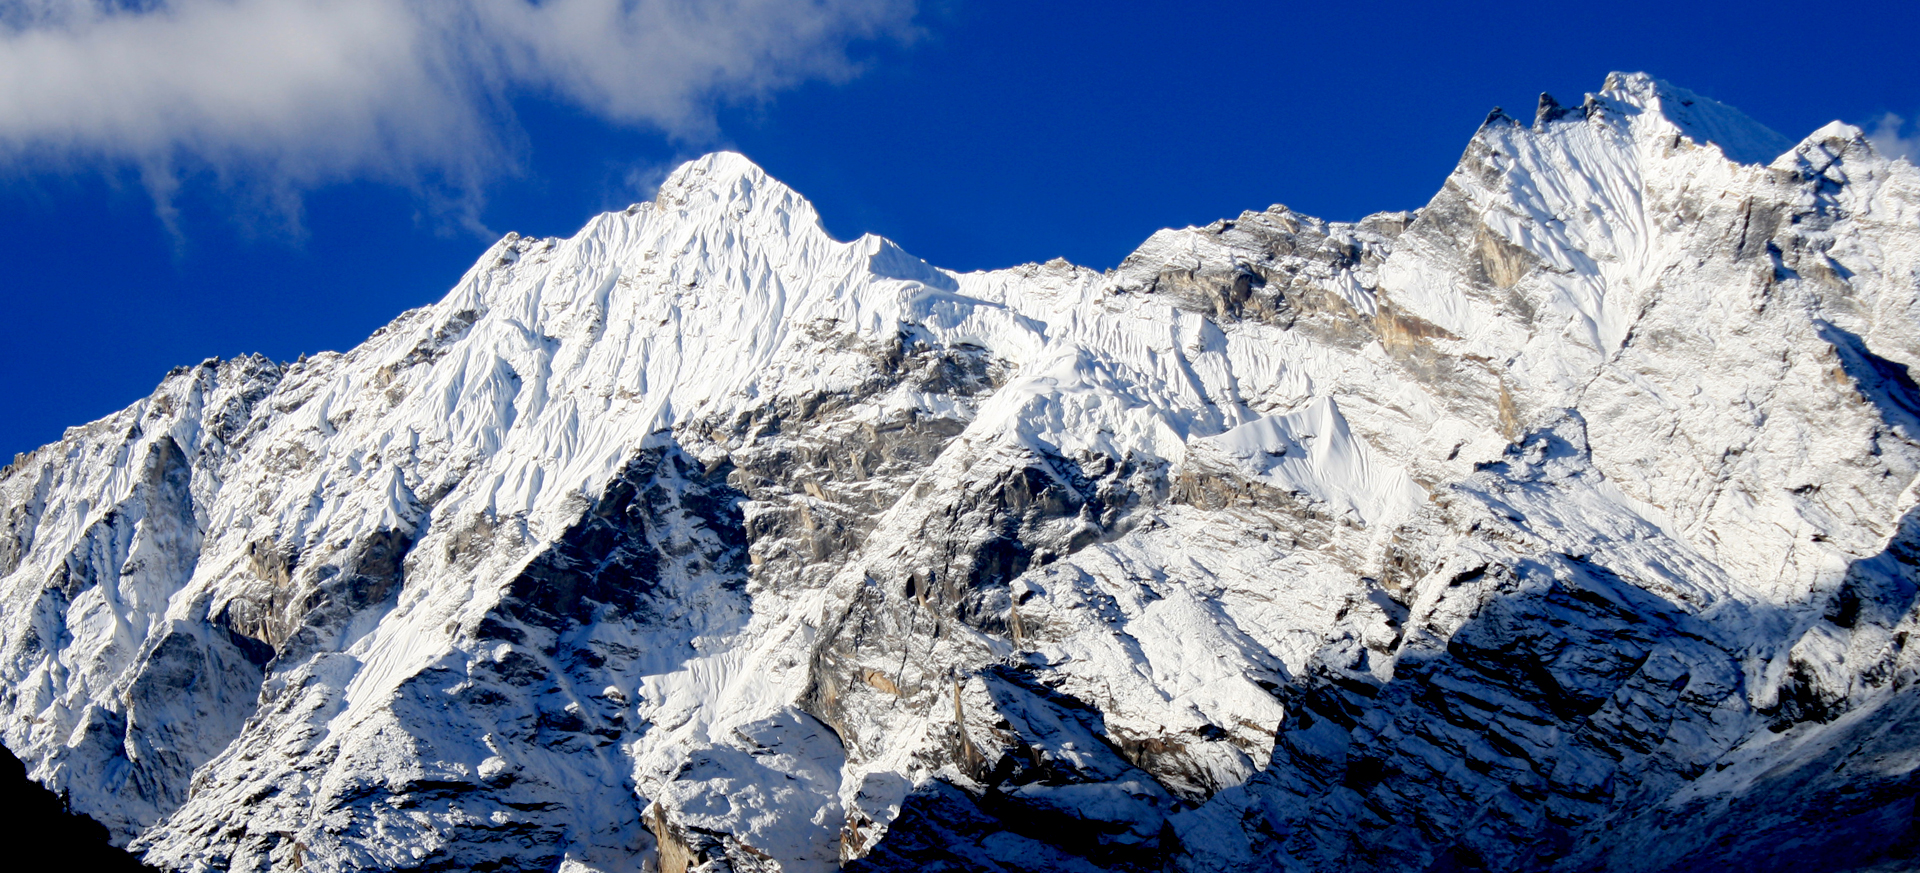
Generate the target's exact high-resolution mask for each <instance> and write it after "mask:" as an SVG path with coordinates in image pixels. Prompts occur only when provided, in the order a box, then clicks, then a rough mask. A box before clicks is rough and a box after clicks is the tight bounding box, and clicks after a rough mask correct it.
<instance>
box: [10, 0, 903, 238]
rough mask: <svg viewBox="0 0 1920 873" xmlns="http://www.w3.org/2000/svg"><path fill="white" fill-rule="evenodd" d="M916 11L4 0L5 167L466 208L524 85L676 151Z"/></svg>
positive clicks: (776, 5)
mask: <svg viewBox="0 0 1920 873" xmlns="http://www.w3.org/2000/svg"><path fill="white" fill-rule="evenodd" d="M912 15H913V7H912V3H911V2H910V0H540V2H538V3H535V2H530V0H0V160H4V161H6V162H8V163H11V164H14V165H15V166H29V167H31V166H40V165H45V164H53V165H70V166H71V165H78V166H88V165H95V164H101V163H104V164H108V165H117V166H132V167H135V168H137V169H138V170H139V171H140V173H141V175H142V178H143V179H144V180H145V181H146V184H147V185H148V187H149V189H150V190H152V191H153V192H154V194H155V198H156V201H158V202H159V203H160V204H161V207H162V211H163V212H164V211H165V209H166V202H167V200H168V196H169V192H170V191H171V190H172V187H173V186H174V185H175V184H176V181H175V180H177V179H178V178H180V176H181V174H182V173H186V172H201V171H210V172H211V173H213V174H214V175H215V176H217V177H218V178H219V179H220V180H222V182H224V183H226V184H229V185H234V186H238V187H246V188H249V189H251V190H254V191H255V192H256V193H261V194H265V195H266V196H268V197H270V198H272V199H274V200H276V201H278V202H279V205H280V206H282V207H283V208H287V209H294V210H297V204H298V198H299V194H300V192H301V191H304V190H308V189H311V188H313V187H315V186H319V185H323V184H327V183H331V182H336V181H343V180H350V179H375V180H380V181H386V182H392V183H397V184H402V185H407V186H411V187H415V188H421V189H434V190H439V191H442V192H448V193H452V194H453V195H455V197H456V198H466V199H468V200H472V199H474V198H477V196H478V192H479V191H480V190H481V188H482V187H483V186H484V184H485V182H486V181H487V180H489V179H491V178H493V177H495V176H497V175H498V174H500V173H503V172H509V171H511V170H512V168H513V166H514V163H515V152H516V149H517V148H518V147H519V141H520V134H519V133H518V126H517V124H516V123H515V122H514V120H513V117H512V113H511V110H510V108H509V106H510V100H511V99H512V98H514V97H516V96H521V95H537V96H543V97H549V98H554V99H558V100H561V101H564V102H567V103H571V104H573V105H575V106H578V107H580V108H581V109H584V110H586V111H587V112H590V113H593V114H594V115H596V116H598V117H601V118H603V119H605V120H607V121H610V122H614V123H619V124H625V125H635V126H641V127H648V128H653V129H657V130H659V131H661V132H663V133H665V134H667V135H668V136H671V137H674V138H678V139H682V140H700V139H704V138H707V137H710V136H711V135H712V134H713V130H714V121H713V112H714V109H715V107H716V106H717V105H718V104H720V103H722V102H725V101H729V100H753V99H759V98H763V97H765V96H767V95H770V94H772V93H774V92H776V91H778V90H780V89H783V88H787V87H791V86H793V85H795V84H797V83H800V82H803V81H807V80H813V79H829V80H832V79H839V78H844V77H846V76H849V75H851V74H852V73H853V72H854V66H853V64H852V63H851V61H850V60H849V58H848V54H847V51H848V48H849V46H850V45H852V44H853V43H854V42H856V41H859V40H864V39H876V38H893V37H900V36H902V35H904V34H906V33H907V32H908V27H909V22H910V19H911V17H912Z"/></svg>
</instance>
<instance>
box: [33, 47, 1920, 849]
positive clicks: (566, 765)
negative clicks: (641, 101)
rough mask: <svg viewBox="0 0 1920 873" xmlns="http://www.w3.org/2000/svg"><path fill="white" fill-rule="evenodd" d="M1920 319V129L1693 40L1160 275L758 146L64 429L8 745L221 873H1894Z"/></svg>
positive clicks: (1912, 755)
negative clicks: (1690, 77) (854, 223)
mask: <svg viewBox="0 0 1920 873" xmlns="http://www.w3.org/2000/svg"><path fill="white" fill-rule="evenodd" d="M1915 364H1920V171H1916V170H1915V169H1914V168H1913V167H1912V166H1911V165H1910V164H1908V163H1905V162H1904V161H1892V162H1890V161H1888V160H1886V159H1884V158H1883V157H1881V156H1879V155H1877V154H1875V153H1874V152H1873V150H1872V148H1871V147H1870V146H1869V145H1868V144H1867V143H1866V142H1865V141H1864V140H1863V139H1862V138H1861V136H1860V134H1859V132H1858V131H1857V130H1854V129H1852V128H1848V127H1845V126H1843V125H1831V126H1829V127H1827V128H1823V129H1822V130H1820V131H1818V132H1816V133H1815V134H1814V135H1813V136H1811V137H1809V138H1808V139H1806V140H1805V141H1803V142H1801V143H1799V144H1798V145H1794V144H1792V143H1790V142H1787V141H1784V140H1781V139H1780V138H1779V137H1778V136H1777V135H1775V134H1773V133H1771V132H1770V131H1766V130H1765V129H1764V128H1761V127H1759V126H1758V125H1756V124H1754V123H1753V122H1751V121H1750V120H1747V119H1745V118H1744V117H1742V116H1740V115H1738V114H1737V113H1735V112H1733V111H1732V110H1730V109H1727V108H1726V107H1723V106H1720V105H1718V104H1715V103H1713V102H1712V101H1709V100H1706V99H1704V98H1700V97H1698V96H1696V95H1692V94H1690V93H1688V92H1686V91H1683V90H1681V89H1678V88H1674V87H1672V86H1668V85H1665V84H1662V83H1658V82H1655V81H1653V80H1651V79H1648V78H1646V77H1644V76H1615V77H1612V78H1610V79H1609V80H1608V82H1607V85H1606V87H1605V89H1604V90H1603V91H1602V92H1601V93H1598V94H1594V95H1589V96H1588V97H1587V99H1586V101H1585V102H1584V103H1583V104H1582V105H1581V106H1579V107H1565V106H1562V105H1560V104H1559V103H1558V102H1557V101H1554V100H1552V99H1551V98H1549V97H1545V96H1543V97H1542V100H1541V103H1540V108H1539V111H1538V112H1537V113H1536V120H1535V122H1534V124H1533V125H1532V126H1531V127H1527V126H1522V125H1521V124H1520V123H1519V122H1516V121H1514V120H1513V119H1511V118H1509V117H1507V116H1506V115H1504V114H1499V113H1496V114H1495V115H1493V116H1490V117H1489V119H1488V122H1487V124H1486V125H1485V126H1484V127H1483V128H1482V129H1481V130H1480V132H1479V133H1478V134H1477V135H1476V136H1475V137H1474V139H1473V140H1472V142H1471V143H1470V144H1469V146H1468V148H1467V150H1466V153H1465V155H1464V156H1463V158H1462V160H1461V163H1460V166H1459V168H1458V169H1457V170H1456V171H1455V172H1454V174H1453V175H1452V176H1451V177H1450V178H1449V179H1448V181H1447V183H1446V186H1445V187H1444V188H1443V189H1442V191H1441V192H1440V193H1439V194H1438V195H1437V196H1436V197H1435V198H1434V200H1433V201H1432V203H1430V204H1429V205H1428V206H1427V207H1425V208H1423V209H1421V210H1419V211H1417V212H1414V213H1404V214H1391V215H1378V216H1373V217H1371V218H1368V219H1366V220H1364V221H1362V222H1359V223H1357V224H1337V223H1327V222H1322V221H1319V220H1316V219H1312V218H1308V217H1305V216H1301V215H1298V214H1295V213H1293V212H1291V211H1289V210H1286V209H1284V208H1282V207H1274V208H1272V209H1269V210H1267V211H1265V212H1260V213H1247V214H1244V215H1242V216H1240V217H1239V218H1236V219H1233V220H1231V221H1222V222H1217V223H1215V224H1214V225H1211V226H1209V227H1205V228H1188V229H1186V230H1179V231H1163V232H1161V233H1159V234H1156V235H1154V236H1153V237H1152V238H1151V239H1149V240H1148V241H1147V242H1146V243H1145V244H1144V245H1143V246H1142V247H1141V248H1140V250H1139V251H1138V252H1136V253H1135V254H1134V255H1132V256H1131V257H1129V258H1128V259H1127V260H1126V262H1125V263H1123V264H1122V265H1121V266H1120V267H1119V268H1118V269H1117V270H1114V271H1112V272H1110V273H1107V274H1100V273H1094V272H1091V271H1088V270H1083V269H1079V268H1076V267H1073V266H1071V265H1068V264H1065V263H1064V262H1055V263H1052V264H1046V265H1029V266H1025V267H1017V268H1013V269H1010V270H1002V271H995V272H990V273H973V274H965V275H960V274H954V273H950V272H946V271H941V270H937V269H935V268H932V267H930V266H928V265H926V264H924V263H922V262H920V261H918V260H917V259H914V258H912V257H911V256H908V255H907V254H905V253H904V252H902V251H900V250H899V249H898V248H897V247H895V246H893V245H892V244H891V243H888V242H886V241H884V240H880V239H877V238H873V237H865V238H862V239H860V240H856V241H854V242H852V243H840V242H836V241H834V240H832V239H830V238H829V237H828V236H827V235H826V234H825V233H824V232H823V231H822V230H821V229H820V226H819V222H818V220H817V218H816V217H815V215H814V213H813V210H812V208H811V207H810V206H809V205H808V204H807V203H806V202H805V201H804V200H802V199H800V198H799V196H798V195H796V194H794V193H793V192H792V191H790V190H788V189H786V188H785V187H783V186H781V185H780V184H779V183H778V182H775V181H773V180H771V179H769V178H767V177H766V176H765V175H764V174H763V173H762V172H760V171H759V169H758V168H756V167H754V166H752V165H751V164H749V163H748V162H746V161H745V160H744V159H742V158H740V157H738V156H735V155H725V154H721V155H713V156H709V157H707V158H703V159H701V160H699V161H696V162H693V163H691V164H688V165H687V166H685V167H683V168H681V170H680V171H678V172H677V173H675V174H674V176H673V177H671V178H670V179H669V180H668V181H667V183H666V184H665V185H664V186H663V187H662V189H661V193H660V196H659V198H658V199H657V200H656V201H655V202H653V203H649V204H643V205H640V206H636V207H633V208H631V209H629V210H627V211H625V212H623V213H614V214H609V215H603V216H601V217H599V218H596V219H595V220H594V221H593V222H592V223H590V224H589V225H588V226H587V227H586V228H585V229H584V230H582V231H581V233H580V234H579V235H578V236H576V237H574V238H573V239H571V240H564V241H563V240H529V239H522V238H519V237H517V236H512V235H509V236H508V238H507V239H505V240H503V241H501V242H500V243H499V244H498V245H496V246H495V247H494V248H493V249H491V250H490V251H489V252H488V253H487V255H486V256H485V257H484V258H483V259H482V260H481V261H480V263H479V264H478V265H476V266H475V268H474V269H473V271H472V272H470V273H469V274H468V275H467V276H466V278H465V279H463V280H462V282H461V283H460V285H459V286H458V287H456V288H455V289H454V291H453V292H452V293H451V294H450V295H449V296H448V297H447V299H446V300H444V301H442V302H441V303H439V304H436V305H435V306H432V307H428V308H425V309H421V310H416V311H413V312H409V313H407V314H404V315H402V316H401V317H400V318H399V319H398V320H396V321H395V322H394V323H393V324H392V325H390V326H388V327H387V328H385V329H383V330H382V331H381V332H379V333H378V334H376V335H375V336H373V337H372V338H370V339H369V340H368V341H367V342H366V343H365V344H363V345H361V346H359V347H358V348H355V349H353V350H351V351H349V352H346V353H344V354H326V355H319V356H315V357H313V358H309V359H305V360H303V361H300V362H296V363H293V364H286V365H277V364H273V363H270V362H267V361H265V360H261V359H257V358H253V359H240V360H234V361H226V362H216V361H209V362H207V363H205V364H202V365H200V366H199V367H194V368H183V369H180V370H176V371H175V372H174V373H172V374H170V375H169V376H168V378H167V380H166V381H165V382H164V383H162V385H161V387H160V388H159V390H158V391H156V392H155V393H154V395H153V396H152V397H150V398H148V399H146V400H143V401H141V402H140V403H138V404H135V405H134V406H133V407H131V408H129V409H127V410H125V411H123V412H121V413H119V414H117V415H115V416H112V417H109V418H107V419H103V420H101V421H99V422H95V423H93V424H91V425H87V426H84V427H81V428H76V429H73V430H71V431H69V432H68V434H67V436H66V438H65V439H64V440H62V441H61V442H60V443H57V444H54V445H51V446H47V447H44V448H42V449H39V450H37V451H35V452H33V453H30V454H29V455H26V456H23V457H21V458H19V459H17V460H16V462H15V463H14V464H13V465H11V466H9V467H7V468H6V470H5V472H4V473H0V573H4V574H5V575H4V579H3V580H0V594H3V596H4V598H5V601H4V603H5V606H4V611H0V738H4V741H5V743H6V745H7V747H8V748H9V749H12V750H14V751H15V752H17V753H18V754H19V756H20V757H21V758H22V759H23V760H24V761H25V762H26V763H27V765H28V767H29V768H30V771H31V773H32V775H33V777H34V778H36V779H38V780H40V781H42V782H44V783H46V784H48V785H50V786H53V787H56V788H59V789H63V790H66V791H68V792H70V794H71V797H72V800H73V806H74V808H75V809H76V810H79V811H82V812H85V813H87V814H88V815H91V816H93V817H94V818H96V819H98V820H100V821H101V822H103V823H105V824H107V825H108V826H109V828H110V829H111V830H112V831H113V832H114V834H115V835H116V837H117V838H118V839H119V840H122V841H126V842H128V843H130V845H131V846H132V848H133V849H134V850H135V851H138V852H141V853H144V857H145V858H146V860H147V861H148V863H151V864H155V865H158V866H162V867H166V868H170V869H178V870H214V869H220V870H249V871H253V870H260V871H264V870H299V869H307V870H360V869H382V870H455V869H460V870H466V869H476V870H485V869H562V870H574V871H579V870H601V871H621V870H640V869H643V868H645V869H654V870H661V871H666V873H682V871H687V870H693V869H700V870H707V871H711V870H719V869H732V870H736V871H749V870H751V871H773V870H784V871H822V870H828V869H832V868H835V867H838V866H846V867H849V868H857V869H861V870H869V871H883V870H906V869H915V870H919V869H939V870H981V871H989V870H1003V869H1028V870H1041V869H1045V870H1054V869H1058V870H1093V869H1107V870H1159V869H1169V868H1177V869H1182V870H1192V871H1215V870H1221V871H1224V870H1244V869H1277V870H1303V871H1310V870H1353V869H1361V870H1366V869H1380V870H1387V869H1391V870H1403V869H1429V870H1461V869H1493V870H1556V869H1558V870H1595V869H1605V870H1670V869H1671V870H1679V869H1689V870H1691V869H1715V868H1726V869H1741V870H1755V869H1789V868H1795V865H1796V864H1799V863H1801V862H1802V861H1803V860H1804V859H1806V858H1809V857H1817V858H1819V859H1820V860H1821V863H1822V865H1823V866H1825V867H1827V868H1829V869H1847V868H1868V867H1872V866H1874V865H1877V864H1881V863H1882V862H1886V861H1889V860H1898V859H1905V858H1910V857H1912V856H1913V855H1914V854H1915V853H1916V851H1920V829H1916V827H1915V824H1914V822H1915V821H1916V818H1915V798H1916V796H1917V795H1920V791H1916V788H1917V787H1920V785H1917V784H1916V779H1920V777H1916V775H1915V770H1916V767H1920V692H1916V690H1915V688H1916V685H1915V679H1916V675H1920V661H1916V658H1920V655H1917V654H1915V653H1914V652H1913V651H1912V650H1910V649H1909V648H1908V646H1907V642H1908V639H1909V637H1910V635H1911V634H1913V633H1914V632H1915V631H1916V630H1920V628H1917V627H1916V623H1920V612H1916V606H1915V600H1916V596H1917V595H1920V575H1917V574H1920V570H1917V569H1916V568H1917V567H1920V508H1917V507H1920V491H1917V490H1916V486H1915V483H1916V481H1917V478H1916V477H1917V476H1920V442H1916V436H1917V435H1920V389H1917V388H1916V386H1915V383H1914V380H1913V378H1912V376H1911V374H1910V371H1909V368H1910V367H1912V366H1914V365H1915ZM1796 869H1797V868H1796Z"/></svg>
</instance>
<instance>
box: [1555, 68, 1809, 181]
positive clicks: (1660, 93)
mask: <svg viewBox="0 0 1920 873" xmlns="http://www.w3.org/2000/svg"><path fill="white" fill-rule="evenodd" d="M1591 97H1592V98H1593V99H1596V100H1600V101H1607V102H1610V103H1612V104H1613V105H1614V106H1616V107H1618V108H1621V109H1625V110H1627V111H1628V112H1629V113H1633V112H1650V113H1653V114H1655V115H1658V116H1660V117H1662V118H1665V119H1666V120H1667V121H1669V122H1671V123H1672V124H1673V125H1674V126H1675V127H1677V128H1679V129H1680V132H1681V133H1682V134H1684V135H1686V137H1687V138H1688V139H1691V140H1693V141H1695V142H1697V143H1700V144H1702V145H1705V144H1707V143H1712V144H1714V145H1716V146H1719V148H1720V151H1721V153H1722V154H1725V155H1726V156H1727V158H1728V159H1729V160H1733V161H1736V162H1739V163H1742V164H1766V163H1769V162H1771V161H1772V160H1773V159H1774V158H1776V157H1779V156H1780V155H1781V154H1782V153H1784V152H1785V151H1787V150H1788V149H1790V148H1792V147H1793V141H1792V140H1790V139H1788V138H1786V137H1784V136H1781V135H1780V134H1779V133H1777V132H1775V131H1774V130H1773V129H1771V128H1769V127H1767V126H1766V125H1764V124H1761V123H1760V122H1758V121H1755V120H1753V119H1752V118H1750V117H1748V116H1747V114H1746V113H1744V112H1741V111H1740V110H1738V109H1735V108H1733V107H1731V106H1728V105H1726V104H1725V103H1721V102H1720V101H1718V100H1714V99H1712V98H1710V97H1703V96H1701V95H1700V94H1697V93H1695V92H1693V91H1689V90H1687V89H1685V88H1682V87H1680V86H1678V85H1675V84H1673V83H1671V82H1668V81H1666V80H1663V79H1657V78H1654V77H1653V76H1651V75H1648V74H1647V73H1621V72H1614V73H1608V74H1607V79H1606V82H1605V83H1603V84H1602V85H1601V86H1600V93H1599V94H1598V95H1591Z"/></svg>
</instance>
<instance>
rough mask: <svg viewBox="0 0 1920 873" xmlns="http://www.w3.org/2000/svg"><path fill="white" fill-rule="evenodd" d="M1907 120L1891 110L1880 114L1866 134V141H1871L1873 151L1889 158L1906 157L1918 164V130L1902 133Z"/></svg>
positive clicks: (1919, 151)
mask: <svg viewBox="0 0 1920 873" xmlns="http://www.w3.org/2000/svg"><path fill="white" fill-rule="evenodd" d="M1906 126H1907V120H1906V119H1904V118H1901V117H1900V116H1898V115H1895V114H1893V113H1891V112H1889V113H1887V114H1885V115H1882V116H1880V120H1879V121H1878V122H1876V123H1875V124H1874V126H1873V132H1872V133H1869V134H1867V142H1870V143H1873V148H1874V150H1875V151H1878V152H1879V153H1881V154H1883V155H1886V156H1887V157H1890V158H1906V159H1907V160H1908V161H1911V162H1913V163H1915V164H1920V130H1915V131H1914V132H1913V133H1912V134H1903V133H1902V131H1903V130H1905V129H1906Z"/></svg>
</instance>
